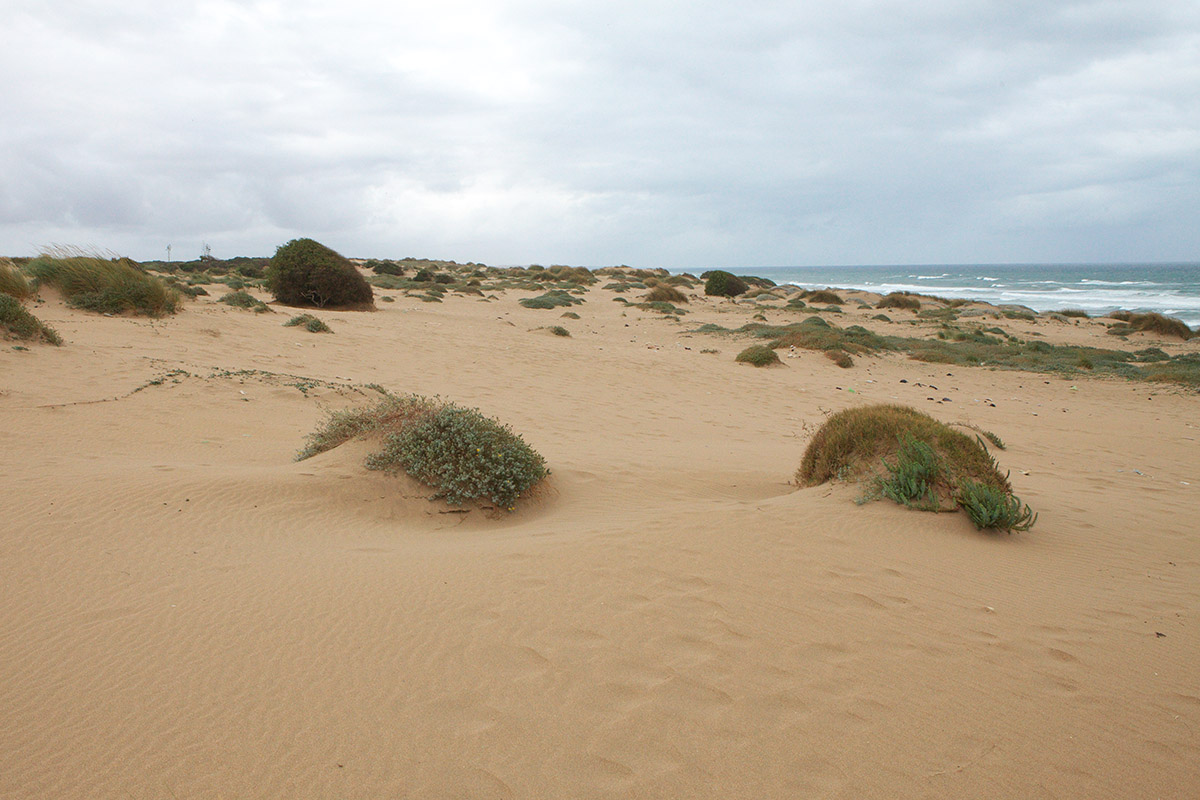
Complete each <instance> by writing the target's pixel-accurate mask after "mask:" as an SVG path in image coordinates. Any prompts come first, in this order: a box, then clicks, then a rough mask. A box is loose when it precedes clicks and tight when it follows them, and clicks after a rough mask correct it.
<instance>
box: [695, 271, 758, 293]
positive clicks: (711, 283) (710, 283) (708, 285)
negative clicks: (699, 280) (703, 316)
mask: <svg viewBox="0 0 1200 800" xmlns="http://www.w3.org/2000/svg"><path fill="white" fill-rule="evenodd" d="M705 274H706V275H707V276H708V279H707V280H706V281H705V282H704V293H705V294H706V295H709V296H712V297H737V296H738V295H739V294H745V293H746V290H747V289H749V288H750V287H749V286H748V285H746V282H745V281H744V280H742V279H741V278H739V277H738V276H737V275H734V274H733V273H732V272H726V271H724V270H720V269H714V270H712V271H711V272H707V273H705Z"/></svg>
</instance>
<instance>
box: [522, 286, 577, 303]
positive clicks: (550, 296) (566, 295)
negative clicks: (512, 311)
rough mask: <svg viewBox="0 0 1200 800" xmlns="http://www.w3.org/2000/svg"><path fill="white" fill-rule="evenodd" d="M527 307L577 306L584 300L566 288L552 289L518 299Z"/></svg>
mask: <svg viewBox="0 0 1200 800" xmlns="http://www.w3.org/2000/svg"><path fill="white" fill-rule="evenodd" d="M517 302H518V303H520V304H521V305H522V306H524V307H525V308H561V307H563V306H567V307H570V306H575V305H579V304H581V303H582V302H583V300H582V299H581V298H578V297H576V296H575V295H573V294H571V293H570V292H568V291H566V290H565V289H551V290H550V291H548V292H546V293H545V294H541V295H538V296H537V297H523V298H521V299H520V300H518V301H517Z"/></svg>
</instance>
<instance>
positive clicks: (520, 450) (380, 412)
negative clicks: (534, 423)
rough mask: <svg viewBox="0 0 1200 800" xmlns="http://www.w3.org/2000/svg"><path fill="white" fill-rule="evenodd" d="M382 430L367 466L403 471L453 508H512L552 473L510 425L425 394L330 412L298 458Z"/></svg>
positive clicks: (389, 397)
mask: <svg viewBox="0 0 1200 800" xmlns="http://www.w3.org/2000/svg"><path fill="white" fill-rule="evenodd" d="M379 433H382V434H383V435H384V439H383V449H382V450H381V451H379V452H377V453H374V454H373V455H371V456H369V457H368V458H367V464H366V465H367V468H368V469H378V470H385V471H389V472H397V471H403V472H405V473H407V474H408V475H411V476H412V477H414V478H416V479H417V480H419V481H422V482H423V483H426V484H428V485H429V486H432V487H433V488H434V489H435V490H436V491H437V495H436V496H437V497H441V498H444V499H445V500H446V502H448V503H450V504H451V505H463V504H464V503H467V502H470V501H472V500H490V501H491V502H493V503H495V504H496V505H498V506H500V507H501V508H506V509H508V510H510V511H511V510H512V508H513V506H514V505H515V503H516V501H517V499H518V498H519V497H520V496H521V495H522V494H523V493H524V492H525V491H527V490H528V489H530V488H531V487H532V486H534V485H535V484H536V483H537V482H538V481H540V480H542V479H543V478H544V477H546V475H548V474H549V470H547V469H546V463H545V459H543V458H542V457H541V456H540V455H539V454H538V453H537V452H535V451H534V450H533V449H532V448H531V447H529V445H528V444H526V443H525V441H524V440H523V439H522V438H521V437H520V436H519V435H517V434H516V433H514V432H513V431H512V429H510V428H509V427H508V426H507V425H503V424H501V423H500V422H497V421H496V420H493V419H489V418H487V417H484V416H483V415H482V414H481V413H480V412H479V411H477V410H475V409H467V408H461V407H459V406H455V405H453V404H450V403H443V402H441V401H437V400H430V399H428V398H425V397H421V396H419V395H408V396H404V397H397V396H395V395H390V394H389V395H386V396H385V397H384V399H383V400H382V401H380V402H379V404H377V405H376V406H374V407H372V408H366V409H358V410H351V411H340V412H333V413H331V414H330V415H329V417H328V418H327V419H326V421H325V422H324V423H323V424H322V425H321V426H319V427H318V428H317V430H316V431H314V432H313V433H312V434H311V435H310V436H309V437H308V443H307V444H306V445H305V447H304V449H302V450H301V451H300V453H299V454H298V455H297V456H296V459H297V460H301V459H305V458H309V457H311V456H314V455H316V454H318V453H322V452H325V451H326V450H330V449H332V448H334V447H337V446H338V445H340V444H342V443H344V442H347V441H349V440H350V439H354V438H356V437H360V436H368V435H372V434H379Z"/></svg>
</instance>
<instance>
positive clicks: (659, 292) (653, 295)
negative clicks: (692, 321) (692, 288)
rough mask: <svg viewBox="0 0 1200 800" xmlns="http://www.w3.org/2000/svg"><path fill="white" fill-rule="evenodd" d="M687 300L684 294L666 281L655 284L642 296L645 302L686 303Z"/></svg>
mask: <svg viewBox="0 0 1200 800" xmlns="http://www.w3.org/2000/svg"><path fill="white" fill-rule="evenodd" d="M687 301H688V297H687V295H686V294H684V293H683V292H681V291H679V290H678V289H676V288H675V287H674V286H671V285H670V284H666V283H660V284H659V285H657V286H655V287H654V288H653V289H651V290H650V291H649V292H647V293H646V296H645V297H643V298H642V302H645V303H686V302H687Z"/></svg>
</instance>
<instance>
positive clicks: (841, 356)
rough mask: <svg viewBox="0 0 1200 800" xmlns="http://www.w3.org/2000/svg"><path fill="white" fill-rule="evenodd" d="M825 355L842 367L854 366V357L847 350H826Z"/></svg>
mask: <svg viewBox="0 0 1200 800" xmlns="http://www.w3.org/2000/svg"><path fill="white" fill-rule="evenodd" d="M825 357H826V358H828V359H829V360H830V361H832V362H833V363H835V364H837V365H838V366H839V367H841V368H842V369H849V368H850V367H853V366H854V359H853V358H851V356H850V354H849V353H847V352H846V351H845V350H826V351H825Z"/></svg>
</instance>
